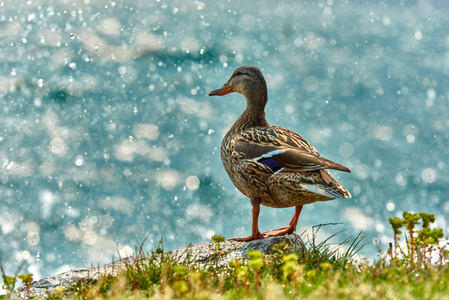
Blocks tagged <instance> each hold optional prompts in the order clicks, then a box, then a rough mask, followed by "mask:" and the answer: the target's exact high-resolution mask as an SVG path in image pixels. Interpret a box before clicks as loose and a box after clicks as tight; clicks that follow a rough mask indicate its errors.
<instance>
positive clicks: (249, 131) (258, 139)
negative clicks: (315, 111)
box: [209, 66, 351, 242]
mask: <svg viewBox="0 0 449 300" xmlns="http://www.w3.org/2000/svg"><path fill="white" fill-rule="evenodd" d="M233 92H236V93H240V94H242V95H243V96H244V97H245V99H246V109H245V110H244V111H243V113H242V114H241V115H240V117H239V118H238V119H237V120H236V121H235V123H234V124H233V125H232V126H231V127H230V129H229V130H228V132H227V133H226V134H225V136H224V138H223V141H222V144H221V148H220V154H221V160H222V163H223V166H224V169H225V170H226V173H227V174H228V176H229V178H230V180H231V182H232V183H233V184H234V185H235V187H236V188H237V189H238V190H239V191H240V192H241V193H242V194H243V195H245V196H246V197H248V198H249V199H250V202H251V205H252V228H251V234H250V235H249V236H247V237H242V238H232V239H230V240H233V241H238V242H247V241H252V240H257V239H263V238H267V237H273V236H281V235H286V234H292V233H293V232H295V231H296V227H297V224H298V220H299V216H300V214H301V211H302V208H303V206H304V205H306V204H310V203H314V202H318V201H329V200H334V199H339V198H351V194H350V193H349V192H348V190H346V189H345V188H344V187H343V186H342V185H341V184H340V183H339V182H338V181H337V180H336V179H335V178H334V177H333V176H332V175H331V173H330V172H329V170H330V169H332V170H338V171H343V172H351V171H350V170H349V169H348V168H347V167H344V166H342V165H340V164H338V163H335V162H333V161H331V160H329V159H326V158H324V157H322V156H321V155H320V154H319V153H318V152H317V150H316V149H315V148H314V147H313V146H312V145H311V144H310V143H309V142H308V141H307V140H306V139H304V138H303V137H302V136H301V135H299V134H298V133H296V132H294V131H292V130H289V129H286V128H282V127H279V126H272V125H269V124H268V122H267V120H266V118H265V106H266V104H267V102H268V92H267V84H266V81H265V78H264V76H263V74H262V72H261V71H260V70H259V69H258V68H257V67H255V66H242V67H239V68H237V69H236V70H235V71H234V72H233V73H232V76H231V77H230V78H229V80H228V81H227V82H226V83H225V84H224V85H223V86H222V87H220V88H218V89H216V90H213V91H212V92H210V93H209V96H224V95H227V94H229V93H233ZM261 205H263V206H267V207H273V208H287V207H295V212H294V214H293V217H292V219H291V220H290V222H289V224H288V225H287V226H285V227H281V228H278V229H272V230H269V231H267V232H264V233H261V232H260V231H259V213H260V206H261Z"/></svg>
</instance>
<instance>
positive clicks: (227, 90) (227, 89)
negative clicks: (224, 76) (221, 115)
mask: <svg viewBox="0 0 449 300" xmlns="http://www.w3.org/2000/svg"><path fill="white" fill-rule="evenodd" d="M232 92H234V90H233V89H232V88H231V87H230V86H229V85H228V84H227V83H225V84H224V85H223V86H222V87H221V88H219V89H216V90H213V91H212V92H210V93H209V96H224V95H227V94H229V93H232Z"/></svg>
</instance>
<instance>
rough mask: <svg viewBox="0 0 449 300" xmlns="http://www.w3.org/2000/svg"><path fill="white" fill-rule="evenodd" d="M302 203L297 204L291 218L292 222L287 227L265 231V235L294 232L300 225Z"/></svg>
mask: <svg viewBox="0 0 449 300" xmlns="http://www.w3.org/2000/svg"><path fill="white" fill-rule="evenodd" d="M301 210H302V205H299V206H295V214H294V215H293V218H292V219H291V220H290V223H289V224H288V226H286V227H281V228H278V229H273V230H270V231H267V232H264V233H263V236H264V237H271V236H280V235H284V234H288V233H293V232H294V231H295V230H296V225H298V219H299V215H300V214H301Z"/></svg>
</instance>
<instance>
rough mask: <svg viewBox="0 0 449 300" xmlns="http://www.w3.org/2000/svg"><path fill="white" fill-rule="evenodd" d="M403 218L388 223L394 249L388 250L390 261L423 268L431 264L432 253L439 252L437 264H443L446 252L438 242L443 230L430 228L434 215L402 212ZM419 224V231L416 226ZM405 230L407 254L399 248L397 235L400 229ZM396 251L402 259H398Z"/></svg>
mask: <svg viewBox="0 0 449 300" xmlns="http://www.w3.org/2000/svg"><path fill="white" fill-rule="evenodd" d="M402 216H403V218H397V217H396V218H390V219H388V221H389V222H390V225H391V227H392V229H393V234H394V248H393V249H390V251H389V254H390V258H391V261H392V262H393V263H396V264H406V265H409V266H412V267H413V266H415V265H416V264H417V265H418V266H419V267H424V266H425V265H426V264H429V263H431V260H432V257H433V253H434V251H435V250H439V262H438V263H439V264H444V261H445V259H446V258H447V252H445V250H444V248H443V247H441V246H439V244H440V240H441V239H442V238H443V237H444V233H443V229H441V228H430V225H431V224H433V223H434V222H435V215H434V214H429V213H424V212H420V213H418V214H415V213H410V212H406V211H405V212H404V213H403V214H402ZM420 221H421V222H422V224H421V229H417V225H419V224H420ZM403 227H404V228H405V229H406V232H407V234H408V235H405V240H406V248H407V252H406V253H405V252H404V251H403V250H402V249H401V248H400V246H399V240H400V238H399V235H400V234H402V231H401V230H400V229H401V228H403ZM398 250H399V252H400V254H401V255H402V259H401V258H399V257H398Z"/></svg>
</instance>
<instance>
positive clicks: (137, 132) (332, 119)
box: [0, 0, 449, 278]
mask: <svg viewBox="0 0 449 300" xmlns="http://www.w3.org/2000/svg"><path fill="white" fill-rule="evenodd" d="M447 9H448V7H447V4H446V2H444V1H402V2H398V3H396V4H393V3H391V4H390V3H389V2H387V3H386V2H379V3H378V2H377V1H345V3H343V2H342V1H335V2H334V1H332V0H328V1H291V2H290V1H280V2H279V3H277V4H276V5H274V4H273V2H271V1H257V2H255V1H254V2H246V1H235V0H232V1H226V2H225V1H221V2H217V3H216V2H202V1H164V0H161V1H137V0H135V1H94V0H83V1H32V0H29V1H27V2H13V1H2V2H0V35H1V39H0V101H1V102H0V103H1V112H0V129H1V132H0V157H1V159H2V169H1V172H0V181H1V186H0V195H1V198H0V201H1V212H0V229H1V240H0V253H1V255H2V259H3V265H4V267H5V269H6V270H7V272H9V273H12V272H13V271H14V270H15V268H16V266H17V265H18V264H19V262H20V261H22V260H24V259H25V260H27V265H26V268H27V270H28V271H30V272H33V273H34V274H35V278H37V277H42V276H47V275H51V274H53V273H55V272H56V271H59V270H62V269H64V270H66V269H68V268H69V267H71V268H76V267H84V266H88V265H90V264H94V265H96V264H98V263H107V262H110V261H111V260H112V257H113V256H115V257H117V256H118V254H117V251H119V252H120V255H129V254H131V253H132V250H133V249H134V247H135V246H137V245H139V244H140V243H141V242H142V241H143V239H144V238H145V236H146V235H147V234H148V233H149V232H151V231H152V232H153V234H152V235H151V236H150V238H149V241H147V244H146V247H145V249H152V248H154V247H156V246H157V244H158V242H159V240H160V239H161V238H163V242H164V246H165V248H169V249H172V248H175V247H179V246H184V245H185V244H186V243H197V242H202V241H207V240H209V238H210V236H211V235H213V234H214V233H217V234H220V235H224V236H226V237H227V238H230V237H233V236H243V235H246V234H248V233H249V232H250V224H251V223H250V222H251V219H250V209H251V208H250V204H249V201H248V199H246V198H244V197H243V196H241V195H240V194H239V193H238V192H237V191H236V190H235V188H234V187H233V186H232V184H231V182H230V181H229V179H228V178H227V176H226V174H225V172H224V170H223V168H222V166H221V161H220V157H219V151H217V149H218V147H219V146H220V143H221V139H222V137H223V135H224V133H225V132H226V130H227V128H229V127H230V126H231V125H232V123H233V122H234V121H235V119H236V118H237V117H238V116H239V114H240V113H241V112H242V111H243V109H244V105H245V101H244V99H243V97H242V96H241V95H239V94H231V95H228V96H226V97H217V98H215V97H214V98H209V97H208V96H207V93H208V92H209V91H211V90H212V89H215V88H218V87H220V86H221V85H222V84H223V83H225V82H226V80H227V79H228V78H229V76H230V75H231V74H232V71H233V70H234V69H235V68H237V67H238V66H241V65H248V64H251V65H255V66H258V67H259V68H260V69H261V70H262V71H263V73H264V75H265V76H266V79H267V83H268V90H269V103H268V106H267V111H266V113H267V119H268V121H269V122H270V123H271V124H273V125H280V126H284V127H287V128H290V129H292V130H295V131H297V132H298V133H300V134H302V135H303V136H304V137H305V138H307V139H308V140H309V141H310V142H311V143H312V144H313V145H314V146H315V147H316V148H317V150H318V151H319V152H320V153H321V154H322V155H323V156H325V157H327V158H329V159H331V160H334V161H336V162H339V163H341V164H343V165H345V166H347V167H349V168H350V169H351V170H352V171H353V173H351V174H341V173H340V174H339V173H338V172H333V174H334V175H337V176H339V177H338V178H339V180H340V182H341V183H342V184H343V185H344V186H345V187H347V188H348V190H350V191H351V193H352V194H353V198H352V199H342V200H337V201H331V202H326V203H317V204H313V205H309V206H306V207H305V208H304V210H303V213H302V215H301V217H300V221H299V225H300V227H301V228H300V229H299V231H300V232H302V231H303V230H306V229H309V230H310V228H311V226H313V225H316V224H320V223H328V222H343V224H342V225H338V226H329V227H324V228H323V234H324V235H330V234H332V233H335V232H338V231H340V230H342V229H347V231H346V232H345V233H343V234H342V236H341V237H342V238H344V237H347V236H351V235H352V236H355V235H356V234H357V233H358V232H359V231H360V230H363V231H364V234H365V235H366V236H367V239H366V246H365V248H364V249H363V251H362V253H363V254H364V255H367V256H368V257H371V258H374V257H375V254H376V251H377V248H376V246H375V245H374V244H373V241H377V240H378V241H380V246H381V247H383V248H384V249H385V248H386V247H387V246H386V245H387V244H388V242H389V241H391V240H392V237H391V232H390V230H389V228H388V227H389V226H388V223H387V219H388V218H389V217H393V216H397V215H400V214H401V213H402V211H404V210H408V211H415V212H418V211H426V212H430V213H435V214H436V215H437V220H438V224H437V225H438V226H440V227H443V228H444V229H445V231H446V232H447V230H448V227H447V226H448V225H447V217H446V216H445V215H447V213H448V212H449V201H448V197H447V193H448V187H447V185H448V171H447V167H446V165H447V158H448V152H449V147H448V145H447V142H446V141H447V140H448V135H449V134H448V132H449V130H448V127H449V118H448V116H449V105H448V104H449V103H448V97H449V90H448V89H447V87H448V79H447V76H448V74H449V52H448V49H449V35H448V33H447V28H448V26H449V20H448V19H447V17H446V11H447ZM292 214H293V209H269V208H262V213H261V219H260V227H261V230H269V229H272V228H276V227H279V226H284V225H285V224H286V222H288V220H289V219H290V217H291V215H292Z"/></svg>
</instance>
